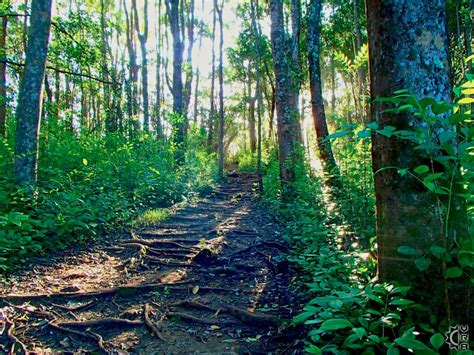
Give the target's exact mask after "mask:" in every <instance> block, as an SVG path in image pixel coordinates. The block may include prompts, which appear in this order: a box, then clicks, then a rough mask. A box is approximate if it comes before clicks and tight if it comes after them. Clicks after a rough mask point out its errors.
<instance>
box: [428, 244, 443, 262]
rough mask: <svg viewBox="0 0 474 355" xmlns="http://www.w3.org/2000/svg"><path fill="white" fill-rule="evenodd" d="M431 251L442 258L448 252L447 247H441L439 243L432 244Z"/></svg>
mask: <svg viewBox="0 0 474 355" xmlns="http://www.w3.org/2000/svg"><path fill="white" fill-rule="evenodd" d="M430 251H431V253H432V254H433V255H434V256H436V257H437V258H438V259H441V258H442V257H443V255H444V254H445V253H446V248H443V247H440V246H439V245H432V246H431V248H430Z"/></svg>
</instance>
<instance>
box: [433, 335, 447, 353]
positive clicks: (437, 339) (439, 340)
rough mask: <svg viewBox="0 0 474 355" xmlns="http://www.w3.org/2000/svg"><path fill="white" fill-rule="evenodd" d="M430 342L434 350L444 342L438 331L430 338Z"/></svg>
mask: <svg viewBox="0 0 474 355" xmlns="http://www.w3.org/2000/svg"><path fill="white" fill-rule="evenodd" d="M430 343H431V345H433V347H434V348H435V349H436V350H438V349H439V348H440V347H442V346H443V344H444V336H442V335H441V334H439V333H436V334H434V335H433V336H432V337H431V338H430Z"/></svg>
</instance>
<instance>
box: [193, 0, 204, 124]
mask: <svg viewBox="0 0 474 355" xmlns="http://www.w3.org/2000/svg"><path fill="white" fill-rule="evenodd" d="M201 7H202V16H201V25H200V29H199V52H198V53H199V54H198V55H199V56H201V50H202V37H203V35H204V8H205V7H204V0H202V3H201ZM200 76H201V70H200V68H199V66H197V67H196V84H195V89H194V110H193V115H194V117H193V121H194V123H195V124H197V118H198V96H199V78H200Z"/></svg>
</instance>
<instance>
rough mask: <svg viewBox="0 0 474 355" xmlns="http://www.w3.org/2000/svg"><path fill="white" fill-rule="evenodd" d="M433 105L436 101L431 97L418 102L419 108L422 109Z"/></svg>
mask: <svg viewBox="0 0 474 355" xmlns="http://www.w3.org/2000/svg"><path fill="white" fill-rule="evenodd" d="M434 103H436V100H435V99H433V98H431V97H425V98H423V99H421V100H420V106H421V107H422V108H427V107H428V106H430V105H433V104H434Z"/></svg>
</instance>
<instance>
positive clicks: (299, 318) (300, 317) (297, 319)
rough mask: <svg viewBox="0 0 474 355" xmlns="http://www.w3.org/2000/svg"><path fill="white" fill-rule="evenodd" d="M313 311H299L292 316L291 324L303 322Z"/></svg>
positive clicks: (312, 314)
mask: <svg viewBox="0 0 474 355" xmlns="http://www.w3.org/2000/svg"><path fill="white" fill-rule="evenodd" d="M314 315H315V313H314V312H303V313H300V314H298V315H297V316H296V317H295V318H293V321H292V323H293V324H299V323H303V322H304V321H305V320H307V319H308V318H310V317H312V316H314Z"/></svg>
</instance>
